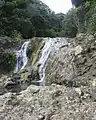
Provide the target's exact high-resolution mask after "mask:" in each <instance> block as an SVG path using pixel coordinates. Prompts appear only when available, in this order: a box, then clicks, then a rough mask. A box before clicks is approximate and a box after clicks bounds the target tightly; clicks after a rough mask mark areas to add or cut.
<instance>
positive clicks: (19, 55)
mask: <svg viewBox="0 0 96 120" xmlns="http://www.w3.org/2000/svg"><path fill="white" fill-rule="evenodd" d="M29 43H30V41H27V42H24V44H23V45H22V47H21V49H20V50H18V51H16V66H15V70H14V73H17V72H18V71H19V70H22V69H24V67H25V66H26V64H27V62H28V58H27V48H28V44H29Z"/></svg>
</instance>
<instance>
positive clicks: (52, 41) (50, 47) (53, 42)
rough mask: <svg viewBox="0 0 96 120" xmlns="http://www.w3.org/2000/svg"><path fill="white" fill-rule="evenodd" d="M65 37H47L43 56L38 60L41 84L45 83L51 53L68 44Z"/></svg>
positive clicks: (42, 52)
mask: <svg viewBox="0 0 96 120" xmlns="http://www.w3.org/2000/svg"><path fill="white" fill-rule="evenodd" d="M67 43H68V42H67V40H66V39H65V38H45V45H44V47H43V49H42V51H41V57H40V59H39V61H38V66H39V76H40V80H39V81H37V82H39V83H40V85H44V78H45V70H46V66H47V61H48V59H49V56H50V54H53V55H54V53H55V52H56V51H58V50H59V49H60V47H61V46H63V45H65V44H67Z"/></svg>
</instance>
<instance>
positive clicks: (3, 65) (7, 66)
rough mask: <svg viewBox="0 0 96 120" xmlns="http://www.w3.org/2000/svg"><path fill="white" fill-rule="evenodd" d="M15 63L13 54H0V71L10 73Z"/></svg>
mask: <svg viewBox="0 0 96 120" xmlns="http://www.w3.org/2000/svg"><path fill="white" fill-rule="evenodd" d="M15 63H16V55H15V53H12V52H9V53H0V69H1V70H2V71H6V72H11V71H13V69H14V66H15Z"/></svg>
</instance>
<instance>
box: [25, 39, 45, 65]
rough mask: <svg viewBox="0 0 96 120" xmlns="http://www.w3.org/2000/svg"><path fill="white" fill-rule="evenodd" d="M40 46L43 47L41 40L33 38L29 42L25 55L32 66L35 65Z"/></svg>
mask: <svg viewBox="0 0 96 120" xmlns="http://www.w3.org/2000/svg"><path fill="white" fill-rule="evenodd" d="M42 46H43V38H33V39H32V40H31V43H30V45H29V49H28V52H27V55H28V57H29V58H31V61H32V65H34V64H35V63H36V61H37V59H38V57H39V54H40V50H41V48H42Z"/></svg>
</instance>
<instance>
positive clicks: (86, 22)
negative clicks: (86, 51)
mask: <svg viewBox="0 0 96 120" xmlns="http://www.w3.org/2000/svg"><path fill="white" fill-rule="evenodd" d="M72 4H73V5H75V6H76V8H75V9H71V10H69V12H68V13H67V14H66V15H65V14H63V13H59V14H55V13H54V12H53V11H51V10H50V8H49V7H48V6H47V5H46V4H44V3H43V2H41V1H40V0H27V1H26V0H2V1H1V2H0V28H1V29H0V35H6V36H10V37H13V36H14V34H15V37H16V35H17V36H18V34H19V36H20V35H21V37H23V38H32V37H36V36H37V37H57V36H61V37H63V36H65V37H75V36H76V34H77V33H78V32H89V33H94V32H95V30H96V20H95V19H96V7H95V6H96V1H95V0H72ZM17 33H18V34H17Z"/></svg>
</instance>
